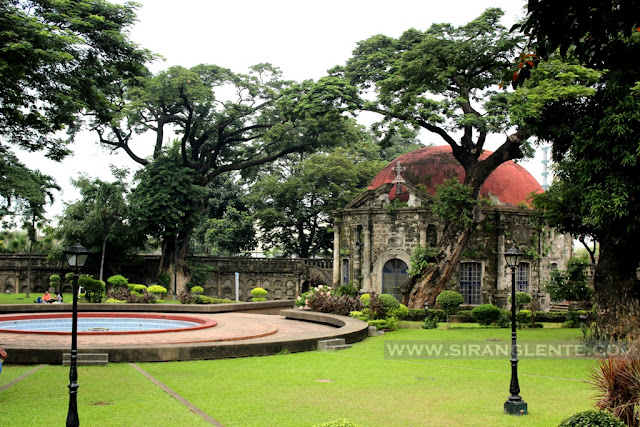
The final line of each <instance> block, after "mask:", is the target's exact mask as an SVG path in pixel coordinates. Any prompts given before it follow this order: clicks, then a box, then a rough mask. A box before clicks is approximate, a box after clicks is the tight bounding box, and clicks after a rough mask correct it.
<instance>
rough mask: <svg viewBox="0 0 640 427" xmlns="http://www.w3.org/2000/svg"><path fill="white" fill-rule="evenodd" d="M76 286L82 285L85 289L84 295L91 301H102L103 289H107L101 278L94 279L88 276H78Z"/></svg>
mask: <svg viewBox="0 0 640 427" xmlns="http://www.w3.org/2000/svg"><path fill="white" fill-rule="evenodd" d="M78 286H82V287H83V288H84V290H85V294H84V297H85V299H86V300H87V301H89V302H92V303H100V302H102V297H104V294H105V291H106V289H107V287H106V285H105V283H104V282H103V281H102V280H98V279H94V278H92V277H90V276H84V275H82V276H80V277H78Z"/></svg>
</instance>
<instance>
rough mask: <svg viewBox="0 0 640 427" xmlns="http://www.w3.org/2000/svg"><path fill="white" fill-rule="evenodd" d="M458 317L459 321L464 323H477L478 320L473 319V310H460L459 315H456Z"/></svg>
mask: <svg viewBox="0 0 640 427" xmlns="http://www.w3.org/2000/svg"><path fill="white" fill-rule="evenodd" d="M456 316H458V320H459V321H460V322H462V323H475V322H476V319H475V318H474V317H473V311H472V310H460V311H459V312H458V313H456Z"/></svg>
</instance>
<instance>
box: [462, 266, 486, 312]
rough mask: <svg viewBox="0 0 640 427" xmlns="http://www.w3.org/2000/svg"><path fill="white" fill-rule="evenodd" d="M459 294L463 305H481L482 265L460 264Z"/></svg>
mask: <svg viewBox="0 0 640 427" xmlns="http://www.w3.org/2000/svg"><path fill="white" fill-rule="evenodd" d="M460 293H461V294H462V298H463V299H464V303H465V304H481V303H482V264H480V263H479V262H463V263H460Z"/></svg>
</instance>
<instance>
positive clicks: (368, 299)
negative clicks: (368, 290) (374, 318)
mask: <svg viewBox="0 0 640 427" xmlns="http://www.w3.org/2000/svg"><path fill="white" fill-rule="evenodd" d="M360 301H361V302H362V305H363V306H365V307H369V304H371V295H370V294H362V295H360Z"/></svg>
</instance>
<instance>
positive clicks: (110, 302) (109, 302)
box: [105, 298, 126, 304]
mask: <svg viewBox="0 0 640 427" xmlns="http://www.w3.org/2000/svg"><path fill="white" fill-rule="evenodd" d="M125 302H126V301H121V300H119V299H115V298H108V299H107V300H106V301H105V303H107V304H116V303H118V304H120V303H125Z"/></svg>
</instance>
